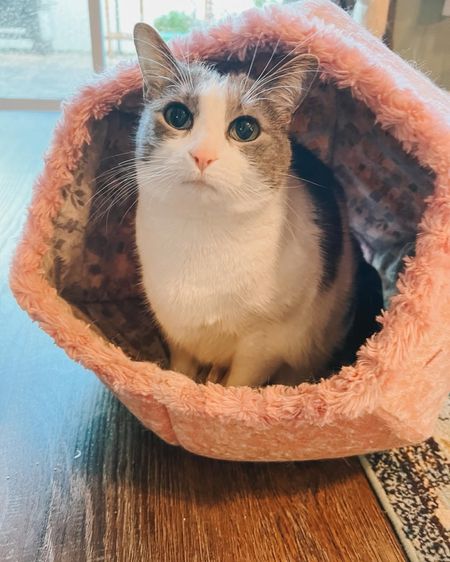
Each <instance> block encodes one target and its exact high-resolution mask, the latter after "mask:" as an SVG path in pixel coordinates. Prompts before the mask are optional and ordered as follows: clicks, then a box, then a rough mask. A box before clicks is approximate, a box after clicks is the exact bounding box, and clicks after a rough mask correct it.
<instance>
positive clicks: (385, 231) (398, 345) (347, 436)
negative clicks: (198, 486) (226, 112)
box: [11, 0, 450, 461]
mask: <svg viewBox="0 0 450 562" xmlns="http://www.w3.org/2000/svg"><path fill="white" fill-rule="evenodd" d="M276 43H278V52H279V53H287V52H289V51H291V50H292V49H293V48H294V47H296V46H297V47H298V48H302V49H304V50H305V51H309V52H310V53H312V54H314V55H315V56H316V57H318V60H319V61H320V73H319V78H318V79H317V80H316V81H315V83H314V84H313V85H312V87H311V90H310V93H309V95H308V96H307V98H306V100H305V102H304V103H303V105H302V106H301V108H300V110H299V111H298V112H297V114H296V116H295V118H294V120H293V123H292V132H293V135H295V136H296V137H297V139H298V142H301V143H302V144H304V145H305V146H307V147H308V148H310V149H311V150H313V151H314V152H315V153H316V154H318V155H319V157H320V158H321V159H322V161H323V162H324V163H326V164H327V165H328V166H329V167H331V168H332V169H333V171H334V173H335V174H336V175H337V177H338V178H339V179H340V181H341V183H342V184H343V186H344V187H345V190H346V192H347V199H348V206H349V211H350V216H351V222H352V227H353V229H354V231H355V233H356V235H357V237H358V239H359V240H360V242H361V245H362V247H363V249H364V252H365V254H366V256H367V258H368V259H369V260H370V261H371V263H372V264H373V265H374V266H375V267H376V268H377V270H378V272H379V273H380V275H381V277H382V280H383V287H384V294H385V299H386V312H384V313H383V315H382V318H380V322H381V323H382V329H381V331H380V332H378V333H377V334H376V335H374V336H372V338H371V339H370V340H369V341H367V342H366V343H365V345H364V346H363V347H362V348H361V349H360V351H359V353H358V358H357V361H356V363H355V364H354V365H352V366H347V367H344V368H342V369H341V371H340V372H338V373H335V374H334V375H333V376H331V377H330V378H328V379H326V380H322V381H321V382H319V383H317V384H302V385H300V386H298V387H285V386H268V387H265V388H262V389H251V388H247V387H243V388H224V387H222V386H220V385H216V384H211V383H208V384H206V385H202V384H196V383H195V382H193V381H191V380H189V379H188V378H186V377H185V376H183V375H181V374H179V373H175V372H171V371H169V370H166V369H167V358H166V349H165V344H164V342H163V341H162V340H161V337H160V335H159V334H158V332H157V330H156V328H155V327H154V325H153V323H152V320H151V317H150V315H149V314H148V312H147V310H146V308H145V306H144V304H143V299H142V295H141V294H140V292H139V275H138V270H137V267H136V260H135V257H134V253H133V236H134V235H133V209H134V207H133V203H134V202H135V193H131V194H130V195H129V197H128V198H127V199H126V200H123V201H120V202H119V203H118V204H117V205H115V206H114V207H113V208H111V209H109V212H108V213H102V212H101V210H102V205H103V208H104V205H105V200H104V199H102V194H104V193H106V192H107V191H108V190H109V189H114V182H115V181H117V182H120V181H122V180H123V178H120V174H116V175H115V174H114V172H110V173H108V172H107V170H111V169H112V168H113V166H115V165H117V164H118V163H119V162H121V161H122V160H126V159H127V158H129V157H130V151H131V150H132V135H133V132H134V129H135V126H136V123H137V119H138V114H139V110H140V107H141V103H142V91H141V87H142V83H141V76H140V72H139V70H138V68H137V67H136V66H126V67H121V68H119V69H118V70H117V71H116V73H115V74H110V75H108V76H106V77H104V78H103V79H102V80H100V81H98V82H96V83H95V84H93V85H91V86H88V87H86V88H85V89H84V90H83V91H82V92H81V93H80V94H79V95H78V96H77V97H76V98H75V99H74V100H73V101H71V102H70V103H69V104H68V105H66V106H65V108H64V117H63V119H62V121H61V122H60V124H59V125H58V127H57V130H56V133H55V138H54V141H53V146H52V148H51V150H50V153H49V155H48V157H47V159H46V166H45V170H44V172H43V174H42V176H41V177H40V178H39V180H38V182H37V185H36V189H35V193H34V198H33V202H32V205H31V208H30V212H29V217H28V222H27V225H26V228H25V232H24V235H23V239H22V241H21V243H20V245H19V247H18V250H17V253H16V256H15V259H14V262H13V266H12V272H11V286H12V288H13V291H14V294H15V296H16V298H17V300H18V302H19V303H20V305H21V306H22V307H23V308H24V309H25V310H27V311H28V313H29V314H30V316H31V317H32V318H33V319H35V320H37V321H38V322H39V324H40V325H41V326H42V328H43V329H44V330H45V331H46V332H47V333H48V334H50V335H51V336H52V337H53V338H54V340H55V341H56V343H57V344H58V345H60V346H61V347H62V348H64V349H65V351H66V352H67V354H68V355H69V356H70V357H72V358H73V359H74V360H76V361H79V362H81V363H82V364H83V365H84V366H85V367H87V368H89V369H92V370H93V371H94V372H95V373H96V374H97V376H98V377H100V379H101V380H102V381H103V382H104V383H105V385H107V386H108V387H109V388H110V389H111V391H112V392H113V393H114V394H115V395H116V396H117V397H118V398H119V400H121V401H122V402H123V403H124V404H125V405H126V406H127V407H128V408H129V409H130V410H131V412H133V413H134V415H135V416H136V417H137V418H139V420H141V422H142V423H143V424H144V425H145V426H147V427H148V428H150V429H151V430H152V431H154V432H155V433H157V434H158V435H159V436H160V437H162V438H163V439H164V440H166V441H167V442H169V443H172V444H174V445H181V446H183V447H185V448H186V449H188V450H190V451H193V452H195V453H198V454H201V455H206V456H210V457H216V458H223V459H239V460H265V461H269V460H270V461H279V460H301V459H319V458H330V457H339V456H346V455H354V454H359V453H365V452H368V451H374V450H379V449H386V448H390V447H396V446H399V445H404V444H408V443H415V442H418V441H420V440H422V439H424V438H426V437H428V436H429V435H430V434H431V433H432V431H433V426H434V422H435V420H436V419H437V416H438V413H439V410H440V408H441V405H442V404H443V402H444V399H445V397H446V394H447V392H448V391H449V389H450V190H449V188H450V182H449V159H450V120H449V117H450V110H449V97H448V95H447V94H446V93H444V92H443V91H441V90H439V89H438V88H437V87H435V86H434V85H433V84H432V83H431V82H430V81H429V80H428V79H427V78H426V77H424V76H423V75H422V74H420V73H419V72H418V71H416V70H414V69H413V68H411V67H410V66H408V65H407V64H406V63H405V62H403V61H402V60H401V59H400V58H399V57H397V56H396V55H395V54H393V53H392V52H390V51H389V50H388V49H387V48H385V47H384V46H383V45H382V44H381V43H380V42H379V41H378V40H377V39H375V38H373V37H372V36H371V35H370V34H369V33H368V32H366V31H365V30H363V29H362V28H360V27H359V26H358V25H357V24H355V23H354V22H353V21H352V20H351V19H350V17H348V16H347V15H346V14H345V13H344V12H343V11H342V10H340V9H339V8H337V7H336V6H335V5H333V4H332V3H331V2H329V1H327V0H306V1H304V2H303V3H300V4H294V5H291V6H282V7H271V8H270V9H268V10H266V11H250V12H247V13H246V14H244V15H243V16H242V17H240V18H238V19H234V20H231V21H227V22H225V23H222V24H220V25H218V26H217V27H213V28H211V29H209V30H206V31H202V32H195V33H193V34H192V35H191V36H189V37H188V38H187V39H180V40H177V41H176V42H174V43H173V45H172V47H173V50H174V53H175V55H176V56H178V57H183V56H186V55H187V54H189V57H190V58H191V59H192V58H199V59H204V60H207V61H210V62H211V63H214V64H216V65H217V66H218V67H219V68H221V69H222V70H224V71H227V70H229V69H243V70H246V69H247V68H248V67H249V63H250V61H251V60H252V57H253V54H254V51H255V48H256V46H258V50H257V53H256V58H255V64H254V70H255V72H256V71H257V69H258V68H261V65H264V64H265V61H267V58H268V55H270V53H272V51H273V48H274V46H275V44H276ZM105 178H106V179H105ZM102 190H103V191H102ZM99 217H100V218H99ZM95 219H98V220H95Z"/></svg>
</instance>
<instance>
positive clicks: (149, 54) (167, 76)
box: [133, 23, 180, 99]
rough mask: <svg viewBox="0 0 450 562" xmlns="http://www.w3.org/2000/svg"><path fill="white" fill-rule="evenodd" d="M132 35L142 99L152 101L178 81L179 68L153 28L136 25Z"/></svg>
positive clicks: (144, 24) (140, 24)
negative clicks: (139, 72)
mask: <svg viewBox="0 0 450 562" xmlns="http://www.w3.org/2000/svg"><path fill="white" fill-rule="evenodd" d="M133 35H134V44H135V47H136V52H137V56H138V60H139V66H140V67H141V72H142V77H143V79H144V98H147V99H152V98H154V97H157V96H158V95H161V93H162V91H163V90H164V89H165V88H167V87H168V86H170V85H171V84H174V83H175V82H177V81H178V78H179V75H180V74H179V67H178V64H177V61H176V60H175V58H174V56H173V55H172V53H171V52H170V50H169V47H168V46H167V45H166V43H165V42H164V40H163V39H162V38H161V36H160V35H159V33H158V32H157V31H156V30H155V29H153V27H150V26H149V25H147V24H146V23H137V24H136V25H135V26H134V34H133Z"/></svg>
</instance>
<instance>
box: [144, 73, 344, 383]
mask: <svg viewBox="0 0 450 562" xmlns="http://www.w3.org/2000/svg"><path fill="white" fill-rule="evenodd" d="M199 109H200V111H199V118H198V119H197V120H195V122H194V126H193V129H192V131H191V132H190V133H188V134H184V135H180V136H179V137H178V138H176V139H170V140H168V141H166V142H164V143H163V144H162V145H161V146H160V147H159V148H156V149H155V151H154V152H153V154H152V158H151V159H150V161H149V162H147V163H144V162H141V163H139V164H138V184H139V201H138V207H137V217H136V235H137V248H138V252H139V257H140V260H141V264H142V275H143V285H144V288H145V291H146V294H147V296H148V299H149V301H150V303H151V306H152V309H153V311H154V313H155V315H156V318H157V320H158V322H159V323H160V325H161V327H162V329H163V331H164V333H165V335H166V337H167V339H168V342H169V345H170V348H171V354H172V368H173V369H174V370H180V371H182V372H185V373H186V374H187V375H189V376H191V377H195V374H196V371H197V367H198V364H199V363H201V364H209V363H211V364H213V365H215V366H216V367H223V368H226V369H228V375H227V377H226V379H225V384H228V385H247V384H248V385H251V386H256V385H260V384H263V383H265V382H266V381H267V380H268V379H269V378H270V377H272V376H273V374H274V373H275V372H276V371H277V370H278V369H279V368H280V367H281V366H282V365H283V364H288V365H289V366H290V367H291V368H292V369H293V371H292V372H294V373H295V374H294V378H289V377H290V375H289V377H288V376H287V375H280V377H281V378H280V379H279V380H280V382H298V381H299V380H301V379H302V378H303V377H308V376H310V375H313V374H317V371H318V372H319V374H320V372H321V370H322V369H323V367H324V364H325V363H326V361H327V360H328V358H329V351H328V350H329V349H331V348H332V347H333V346H334V345H335V343H336V342H337V341H338V340H339V338H340V335H339V334H340V328H341V324H340V321H338V320H336V321H335V322H334V323H333V315H336V318H339V319H340V314H337V311H338V310H340V307H341V302H340V299H341V298H342V287H344V288H345V287H349V284H350V283H351V278H352V273H353V272H352V271H351V267H347V269H346V268H345V267H341V270H340V271H339V274H338V282H337V283H336V287H337V288H336V289H334V288H332V289H331V290H329V291H327V292H324V293H322V294H320V295H319V280H320V275H321V266H320V258H319V249H318V236H319V234H320V232H319V230H318V227H317V226H316V224H315V223H314V220H313V209H312V206H311V202H310V200H309V198H308V195H307V193H306V192H305V191H304V190H303V189H302V185H301V183H300V182H293V183H291V184H289V185H288V184H286V185H285V186H284V187H283V188H281V189H271V188H269V187H268V186H266V185H265V184H264V178H263V177H261V175H260V173H259V172H258V171H257V170H256V169H255V168H254V167H252V166H251V165H250V164H249V163H248V162H247V160H246V158H245V157H244V156H243V155H242V154H241V152H240V151H239V149H238V147H237V146H236V144H235V143H234V142H233V141H230V139H227V137H226V134H225V133H226V131H227V128H228V123H227V122H226V89H225V82H224V81H223V82H221V81H218V80H217V79H216V80H212V81H210V82H209V83H206V84H204V86H203V88H202V91H201V93H200V97H199ZM263 134H264V133H263ZM205 143H206V145H207V146H208V148H209V149H210V150H213V151H214V152H215V154H216V155H217V159H216V160H215V161H214V162H213V163H212V164H211V165H210V166H208V168H207V169H206V170H205V171H204V174H203V179H204V181H205V182H207V184H208V185H202V184H200V183H198V180H199V179H200V177H201V175H200V172H199V170H198V168H197V167H196V165H195V163H194V160H193V158H192V157H191V156H190V154H189V152H190V151H192V150H196V149H197V148H198V147H200V146H203V145H204V144H205ZM345 244H346V246H345V253H346V255H347V256H349V255H350V251H351V250H350V247H349V242H348V240H347V239H346V242H345ZM344 261H345V262H347V264H348V263H349V262H350V261H351V260H344ZM280 372H281V371H280ZM292 372H291V375H292Z"/></svg>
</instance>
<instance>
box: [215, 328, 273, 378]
mask: <svg viewBox="0 0 450 562" xmlns="http://www.w3.org/2000/svg"><path fill="white" fill-rule="evenodd" d="M282 364H283V358H282V357H281V356H280V354H279V352H278V350H274V349H271V348H270V345H267V344H266V341H265V337H262V338H261V339H260V340H259V341H258V338H251V339H249V340H247V341H246V340H244V341H243V342H241V343H240V344H239V346H238V348H237V350H236V353H235V355H234V357H233V361H232V363H231V368H230V370H229V372H228V374H227V375H226V376H225V379H224V381H223V384H224V385H225V386H261V385H263V384H266V383H268V382H269V380H270V378H271V376H272V375H273V374H274V372H275V371H276V370H277V369H279V368H280V366H281V365H282Z"/></svg>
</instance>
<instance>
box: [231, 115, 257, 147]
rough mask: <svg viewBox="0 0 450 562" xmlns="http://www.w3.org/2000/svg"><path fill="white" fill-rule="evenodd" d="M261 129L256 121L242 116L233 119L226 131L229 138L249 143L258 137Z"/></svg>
mask: <svg viewBox="0 0 450 562" xmlns="http://www.w3.org/2000/svg"><path fill="white" fill-rule="evenodd" d="M260 132H261V127H260V126H259V123H258V121H257V120H256V119H254V118H253V117H250V116H248V115H243V116H242V117H238V118H237V119H235V120H234V121H233V122H232V123H231V125H230V128H229V130H228V133H229V135H230V137H231V138H233V139H234V140H237V141H239V142H250V141H252V140H255V139H256V138H257V137H259V133H260Z"/></svg>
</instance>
